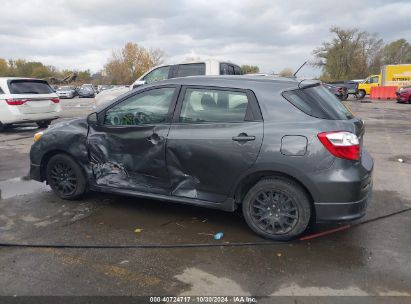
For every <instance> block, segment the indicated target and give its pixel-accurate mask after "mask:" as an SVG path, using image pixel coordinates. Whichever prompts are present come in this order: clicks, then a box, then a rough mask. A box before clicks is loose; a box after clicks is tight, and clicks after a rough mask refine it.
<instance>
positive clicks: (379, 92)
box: [370, 86, 397, 99]
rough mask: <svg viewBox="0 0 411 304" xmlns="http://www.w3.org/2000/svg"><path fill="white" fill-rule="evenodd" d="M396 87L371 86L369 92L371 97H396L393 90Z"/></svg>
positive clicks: (395, 89)
mask: <svg viewBox="0 0 411 304" xmlns="http://www.w3.org/2000/svg"><path fill="white" fill-rule="evenodd" d="M396 91H397V87H395V86H385V87H372V88H371V92H370V98H371V99H396V98H397V95H396V94H395V92H396Z"/></svg>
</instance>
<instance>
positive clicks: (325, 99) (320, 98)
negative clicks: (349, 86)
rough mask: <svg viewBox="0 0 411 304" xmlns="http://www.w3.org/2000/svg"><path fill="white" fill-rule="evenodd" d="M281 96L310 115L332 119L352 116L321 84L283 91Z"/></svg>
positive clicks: (345, 118)
mask: <svg viewBox="0 0 411 304" xmlns="http://www.w3.org/2000/svg"><path fill="white" fill-rule="evenodd" d="M283 96H284V98H285V99H287V100H288V101H289V102H290V103H292V104H293V105H294V106H295V107H297V108H298V109H300V110H301V111H303V112H304V113H306V114H308V115H310V116H314V117H317V118H322V119H332V120H340V119H341V120H347V119H351V118H353V117H354V115H353V114H352V113H351V112H350V110H348V109H347V108H346V107H345V105H344V104H343V103H342V102H340V101H339V100H338V98H337V97H336V96H335V95H334V94H332V93H331V92H330V91H329V90H327V89H326V88H325V87H324V86H322V85H321V86H314V87H308V88H305V89H298V90H293V91H288V92H284V93H283Z"/></svg>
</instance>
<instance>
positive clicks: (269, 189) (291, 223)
mask: <svg viewBox="0 0 411 304" xmlns="http://www.w3.org/2000/svg"><path fill="white" fill-rule="evenodd" d="M242 209H243V215H244V218H245V220H246V222H247V224H248V226H249V227H250V228H251V229H252V230H253V231H254V232H255V233H257V234H258V235H260V236H262V237H265V238H268V239H272V240H276V241H288V240H290V239H293V238H295V237H297V236H298V235H300V234H301V233H302V232H304V231H305V230H306V228H307V226H308V224H309V222H310V218H311V204H310V200H309V198H308V195H307V193H306V191H305V190H304V189H303V188H302V187H301V186H300V185H299V184H297V183H296V182H294V181H292V180H289V179H287V178H283V177H276V178H269V179H262V180H260V181H259V182H258V183H257V184H255V185H254V186H253V187H252V188H251V189H250V190H249V191H248V193H247V195H246V196H245V198H244V200H243V206H242Z"/></svg>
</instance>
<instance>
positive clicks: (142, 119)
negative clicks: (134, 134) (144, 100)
mask: <svg viewBox="0 0 411 304" xmlns="http://www.w3.org/2000/svg"><path fill="white" fill-rule="evenodd" d="M148 122H150V115H148V114H147V113H144V112H137V113H136V114H134V124H136V125H141V124H144V123H148Z"/></svg>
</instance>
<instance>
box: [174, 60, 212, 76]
mask: <svg viewBox="0 0 411 304" xmlns="http://www.w3.org/2000/svg"><path fill="white" fill-rule="evenodd" d="M195 75H205V64H204V63H190V64H180V65H179V66H178V69H177V73H176V77H186V76H195Z"/></svg>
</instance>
